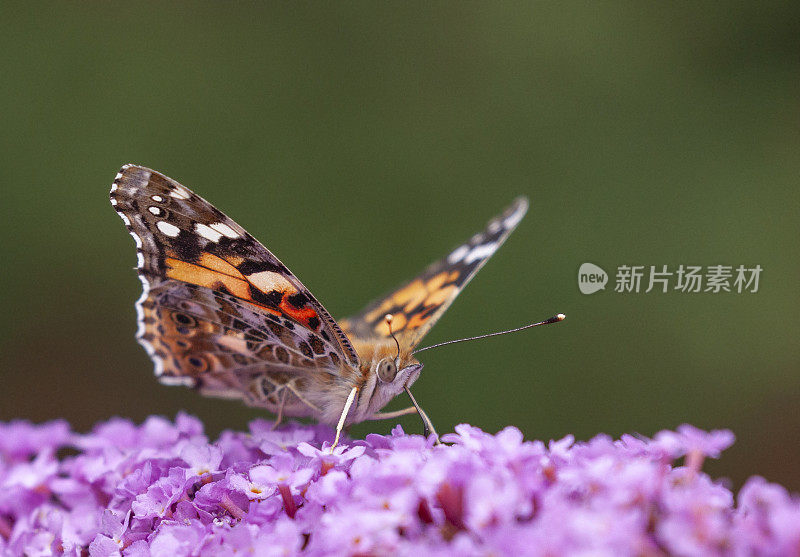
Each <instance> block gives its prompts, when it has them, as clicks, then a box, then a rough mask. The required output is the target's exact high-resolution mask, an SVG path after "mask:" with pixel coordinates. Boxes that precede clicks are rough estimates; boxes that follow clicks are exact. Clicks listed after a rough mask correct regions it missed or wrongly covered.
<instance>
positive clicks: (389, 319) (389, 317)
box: [384, 313, 400, 360]
mask: <svg viewBox="0 0 800 557" xmlns="http://www.w3.org/2000/svg"><path fill="white" fill-rule="evenodd" d="M384 319H385V320H386V326H387V327H389V334H390V335H391V337H392V340H394V343H395V344H396V345H397V356H395V357H394V359H395V360H396V359H397V358H399V357H400V343H399V342H398V341H397V337H396V336H394V333H393V332H392V319H394V317H392V314H391V313H387V314H386V316H385V317H384Z"/></svg>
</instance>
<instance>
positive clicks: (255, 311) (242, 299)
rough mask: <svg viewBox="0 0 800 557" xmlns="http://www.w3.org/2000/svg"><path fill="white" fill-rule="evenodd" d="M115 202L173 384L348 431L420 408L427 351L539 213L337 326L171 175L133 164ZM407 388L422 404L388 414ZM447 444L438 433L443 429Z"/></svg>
mask: <svg viewBox="0 0 800 557" xmlns="http://www.w3.org/2000/svg"><path fill="white" fill-rule="evenodd" d="M110 197H111V204H112V205H113V206H114V209H115V210H116V211H117V213H118V214H119V216H120V217H121V218H122V220H123V222H124V223H125V226H126V227H127V228H128V231H129V232H130V234H131V235H132V236H133V238H134V240H135V242H136V248H137V258H138V265H137V268H138V274H139V278H140V279H141V282H142V285H143V292H142V295H141V297H140V298H139V300H138V301H137V302H136V311H137V316H138V331H137V334H136V338H137V339H138V341H139V343H140V344H141V345H142V346H143V347H144V348H145V350H146V351H147V353H148V354H149V356H150V358H151V359H152V360H153V363H154V365H155V374H156V375H157V376H158V378H159V380H160V381H161V382H162V383H165V384H168V385H185V386H188V387H193V388H195V389H197V390H198V391H200V392H201V393H202V394H204V395H209V396H216V397H226V398H236V399H241V400H243V401H244V402H245V403H246V404H248V405H251V406H256V407H261V408H265V409H266V410H268V411H269V412H271V413H273V414H275V415H276V416H277V418H276V424H277V423H279V422H280V420H281V418H282V417H283V416H294V417H311V418H314V419H316V420H317V421H319V422H322V423H327V424H336V426H337V429H336V441H335V442H334V445H335V444H336V443H338V440H339V435H340V433H341V431H342V428H343V427H344V426H345V425H347V424H352V423H358V422H362V421H364V420H372V419H386V418H395V417H398V416H401V415H404V414H409V413H413V412H418V413H419V414H420V416H421V417H422V419H423V423H424V424H425V427H426V430H428V431H430V432H433V433H435V429H434V428H433V425H432V424H431V423H430V420H429V419H428V417H427V415H426V414H425V413H424V411H423V410H422V408H420V407H419V405H418V404H417V402H416V400H415V399H414V397H413V395H412V394H411V391H410V390H409V388H410V387H411V385H412V384H413V383H414V382H415V381H416V380H417V378H418V377H419V375H420V371H421V370H422V364H421V363H420V362H419V361H418V360H417V359H416V358H415V357H414V349H415V348H416V347H417V345H418V344H419V342H420V341H421V340H422V338H423V337H424V336H425V334H426V333H427V332H428V331H429V330H430V329H431V327H432V326H433V325H434V324H435V323H436V322H437V321H438V320H439V318H440V317H441V316H442V314H443V313H444V312H445V310H447V308H448V307H449V306H450V304H451V303H452V302H453V300H455V298H456V296H458V294H459V293H460V292H461V290H462V289H463V288H464V286H465V285H466V284H467V283H468V282H469V281H470V279H471V278H472V277H473V276H474V275H475V273H477V272H478V270H479V269H480V268H481V267H482V266H483V265H484V264H485V263H486V261H487V260H488V259H489V258H490V257H491V256H492V254H494V252H495V251H497V248H499V247H500V245H501V244H502V243H503V242H504V241H505V239H506V238H507V237H508V235H509V234H510V233H511V232H512V231H513V230H514V228H515V227H516V226H517V224H519V222H520V220H521V219H522V217H523V216H524V215H525V212H526V211H527V209H528V201H527V199H525V198H524V197H520V198H518V199H516V200H515V201H514V202H513V203H512V204H511V206H509V207H508V208H507V209H506V210H505V211H504V212H503V213H502V214H501V215H500V216H498V217H495V218H494V219H492V220H491V221H489V223H488V225H487V226H486V228H485V229H484V230H483V231H482V232H480V233H478V234H475V235H474V236H472V238H471V239H470V240H469V241H467V242H466V243H464V244H462V245H460V246H459V247H457V248H456V249H455V250H453V251H452V252H450V253H449V254H448V255H447V256H445V257H444V258H442V259H440V260H439V261H436V262H434V263H433V264H431V265H430V266H429V267H427V268H426V269H425V270H424V271H423V272H422V273H421V274H420V275H419V276H417V277H415V278H414V279H412V280H410V281H408V282H406V283H405V284H403V285H401V286H400V287H399V288H397V289H396V290H394V291H392V292H391V293H390V294H389V295H387V296H385V297H383V298H380V299H378V300H376V301H374V302H372V303H371V304H369V305H368V306H367V307H366V308H364V310H363V311H361V312H360V313H359V314H357V315H355V316H353V317H349V318H347V319H344V320H341V321H338V322H337V321H336V320H335V319H334V318H333V317H331V315H330V314H329V313H328V312H327V310H325V308H324V307H323V306H322V304H321V303H319V302H318V301H317V299H316V298H315V297H314V295H313V294H311V292H309V291H308V289H307V288H306V287H305V286H303V284H302V283H301V282H300V281H299V280H298V279H297V277H295V276H294V274H292V272H291V271H290V270H289V269H288V268H287V267H286V266H285V265H284V264H283V263H281V262H280V261H279V260H278V258H277V257H275V256H274V255H273V254H272V253H271V252H270V251H269V250H268V249H267V248H265V247H264V246H263V245H261V244H260V243H259V242H258V241H257V240H256V239H255V238H253V237H252V236H251V235H250V234H248V233H247V232H246V231H245V230H244V229H243V228H242V227H241V226H239V225H238V224H236V223H235V222H234V221H233V220H231V219H230V218H228V217H227V216H225V215H224V214H223V213H222V212H221V211H220V210H219V209H217V208H216V207H214V206H213V205H212V204H210V203H209V202H208V201H206V200H205V199H203V198H202V197H200V196H199V195H197V194H195V193H194V192H192V191H191V190H189V189H188V188H186V187H185V186H183V185H181V184H179V183H178V182H176V181H175V180H172V179H171V178H168V177H166V176H165V175H163V174H161V173H159V172H156V171H155V170H151V169H149V168H145V167H142V166H136V165H130V164H129V165H125V166H123V167H122V169H121V170H120V172H119V173H118V174H117V176H116V178H115V179H114V183H113V185H112V187H111V193H110ZM403 391H406V392H407V393H408V395H409V396H410V397H411V400H412V402H413V406H412V407H409V408H406V409H403V410H400V411H395V412H381V409H382V408H383V407H384V406H385V405H386V404H387V403H388V402H389V401H390V400H392V399H393V398H394V397H395V396H396V395H398V394H400V393H401V392H403ZM437 439H438V436H437Z"/></svg>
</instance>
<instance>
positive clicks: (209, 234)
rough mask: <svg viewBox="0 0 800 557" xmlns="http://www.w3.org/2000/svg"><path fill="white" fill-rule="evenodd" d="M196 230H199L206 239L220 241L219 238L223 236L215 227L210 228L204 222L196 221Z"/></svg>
mask: <svg viewBox="0 0 800 557" xmlns="http://www.w3.org/2000/svg"><path fill="white" fill-rule="evenodd" d="M194 231H195V232H197V233H198V234H199V235H200V236H202V237H203V238H205V239H206V240H211V241H212V242H219V239H220V238H222V233H221V232H217V231H216V230H214V229H213V228H210V227H208V226H206V225H205V224H202V223H199V222H198V223H195V225H194Z"/></svg>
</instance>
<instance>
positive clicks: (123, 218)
mask: <svg viewBox="0 0 800 557" xmlns="http://www.w3.org/2000/svg"><path fill="white" fill-rule="evenodd" d="M117 214H118V215H119V218H121V219H122V222H124V223H125V226H130V225H131V219H129V218H128V216H127V215H126V214H125V213H117Z"/></svg>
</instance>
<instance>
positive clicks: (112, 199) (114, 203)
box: [111, 197, 117, 207]
mask: <svg viewBox="0 0 800 557" xmlns="http://www.w3.org/2000/svg"><path fill="white" fill-rule="evenodd" d="M111 204H112V205H113V206H115V207H116V206H117V198H116V197H112V198H111Z"/></svg>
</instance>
